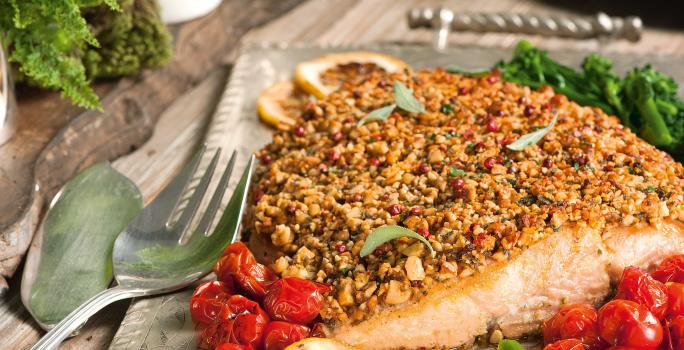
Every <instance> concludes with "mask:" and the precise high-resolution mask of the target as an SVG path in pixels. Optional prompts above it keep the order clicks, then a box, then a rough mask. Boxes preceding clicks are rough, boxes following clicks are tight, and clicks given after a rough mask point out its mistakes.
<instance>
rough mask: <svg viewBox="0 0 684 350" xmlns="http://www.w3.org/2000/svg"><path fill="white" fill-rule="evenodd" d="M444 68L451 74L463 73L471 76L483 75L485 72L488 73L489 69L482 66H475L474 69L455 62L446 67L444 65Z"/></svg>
mask: <svg viewBox="0 0 684 350" xmlns="http://www.w3.org/2000/svg"><path fill="white" fill-rule="evenodd" d="M444 70H445V71H447V72H449V73H452V74H463V75H468V76H471V77H484V76H486V75H487V74H489V72H490V70H489V69H484V68H475V69H467V68H463V67H459V66H457V65H455V64H450V65H448V66H446V67H444Z"/></svg>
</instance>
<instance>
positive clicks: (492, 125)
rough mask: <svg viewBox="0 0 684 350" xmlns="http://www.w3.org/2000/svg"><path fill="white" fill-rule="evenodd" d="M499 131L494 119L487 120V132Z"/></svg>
mask: <svg viewBox="0 0 684 350" xmlns="http://www.w3.org/2000/svg"><path fill="white" fill-rule="evenodd" d="M498 130H499V124H497V123H496V121H495V120H494V119H489V121H488V122H487V131H489V132H495V131H498Z"/></svg>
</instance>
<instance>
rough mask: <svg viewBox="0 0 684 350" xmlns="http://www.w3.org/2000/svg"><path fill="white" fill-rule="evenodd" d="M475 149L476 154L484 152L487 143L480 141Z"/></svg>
mask: <svg viewBox="0 0 684 350" xmlns="http://www.w3.org/2000/svg"><path fill="white" fill-rule="evenodd" d="M473 149H474V150H475V152H482V151H484V149H485V143H484V142H482V141H480V142H478V143H476V144H475V147H473Z"/></svg>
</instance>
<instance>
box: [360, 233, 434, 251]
mask: <svg viewBox="0 0 684 350" xmlns="http://www.w3.org/2000/svg"><path fill="white" fill-rule="evenodd" d="M400 237H409V238H414V239H417V240H419V241H421V242H423V243H425V245H426V246H427V247H428V248H430V252H431V253H432V254H433V255H434V254H435V251H434V250H432V245H431V244H430V242H428V240H427V239H425V237H423V236H421V235H419V234H417V233H415V232H413V231H411V230H409V229H407V228H405V227H401V226H395V225H393V226H382V227H378V228H376V229H375V230H373V232H371V233H370V234H369V235H368V237H366V241H365V242H364V243H363V247H362V248H361V253H360V254H361V257H362V258H363V257H365V256H368V255H369V254H371V253H373V251H375V249H376V248H378V247H379V246H381V245H382V244H384V243H386V242H389V241H391V240H393V239H396V238H400Z"/></svg>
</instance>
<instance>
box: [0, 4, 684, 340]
mask: <svg viewBox="0 0 684 350" xmlns="http://www.w3.org/2000/svg"><path fill="white" fill-rule="evenodd" d="M255 1H257V2H260V3H262V5H263V3H265V4H266V5H268V3H269V2H268V1H266V0H263V1H261V0H255ZM233 2H234V1H233V0H225V2H224V4H223V7H227V6H231V5H234V4H231V3H233ZM276 2H279V0H273V3H274V4H275V3H276ZM295 2H296V1H295ZM577 3H578V4H580V5H578V6H581V8H579V9H578V10H579V11H583V12H584V11H586V12H584V13H591V12H593V11H594V9H591V8H589V7H588V6H589V4H590V2H589V1H587V2H586V3H585V2H580V1H578V2H577ZM583 3H584V4H585V5H582V4H583ZM439 5H445V6H448V7H450V8H452V9H454V10H457V11H487V12H521V13H544V14H547V13H553V14H578V12H572V11H570V10H568V9H567V8H560V7H554V6H552V5H551V4H549V3H548V2H535V1H519V0H518V1H515V0H491V1H482V0H481V1H477V2H475V1H437V0H411V1H395V0H365V1H361V0H336V1H332V0H310V1H306V2H303V3H301V4H299V5H298V6H296V7H295V8H293V9H292V10H289V11H288V12H286V13H284V14H282V15H281V16H280V17H278V18H276V19H274V20H271V21H269V22H268V23H266V24H265V25H263V26H261V27H259V28H257V29H254V30H252V31H251V32H249V33H248V34H246V35H245V36H244V37H243V38H242V41H245V42H247V41H251V42H260V41H270V42H274V41H275V42H280V41H282V42H315V43H331V44H351V43H367V42H379V41H395V42H398V41H409V42H429V41H431V40H432V32H430V31H428V30H416V31H411V30H409V29H408V27H407V25H406V21H405V16H406V12H407V10H408V9H410V8H412V7H416V6H439ZM282 8H286V7H282ZM232 10H233V11H236V14H235V15H236V16H242V17H244V16H246V14H244V13H238V12H239V11H240V9H239V8H233V9H232ZM275 14H279V13H277V12H276V13H275ZM611 14H612V13H611ZM251 24H252V25H253V23H251ZM648 24H649V22H648V21H646V23H645V25H646V30H645V31H644V34H643V37H642V40H641V42H639V43H636V44H634V43H627V42H610V43H605V42H599V41H596V40H587V41H572V40H565V39H555V38H541V37H528V39H530V40H531V41H532V42H533V43H535V44H537V45H539V46H541V47H544V48H547V49H561V48H562V49H565V50H568V49H577V50H593V51H601V52H620V53H624V54H639V53H648V54H663V55H678V56H684V31H682V29H680V30H679V31H676V30H668V29H654V28H649V27H648ZM190 25H192V23H191V24H190ZM244 25H245V26H247V25H249V24H248V23H247V22H245V24H244ZM195 30H200V31H201V28H195ZM237 32H238V33H239V31H237ZM230 34H231V33H223V34H222V35H230ZM520 38H521V37H520V36H516V35H506V34H472V33H455V34H452V35H451V36H450V43H451V45H463V44H466V45H481V46H496V47H511V46H512V45H514V44H515V43H516V42H517V40H519V39H520ZM235 47H236V46H235V45H233V46H232V47H229V48H228V49H227V50H226V51H227V52H225V57H226V58H225V59H224V60H222V61H221V62H218V63H217V64H216V66H215V67H212V69H210V70H208V71H209V72H210V73H209V74H208V75H207V76H206V78H204V79H203V80H202V81H201V82H200V83H199V84H197V85H195V86H193V87H191V88H189V89H188V90H187V91H186V92H185V93H184V94H183V95H182V96H181V97H180V98H178V99H176V100H175V101H174V102H173V103H172V104H170V106H168V108H166V109H165V110H164V111H163V112H161V115H160V117H159V119H158V121H157V125H156V127H155V129H154V134H153V135H152V137H151V138H150V139H149V140H148V141H147V143H146V144H145V145H144V146H142V147H140V148H139V149H137V150H136V151H134V152H133V153H131V154H129V155H126V156H124V157H121V158H119V159H117V160H116V161H115V162H114V166H115V167H116V168H117V169H118V170H119V171H121V172H122V173H124V174H125V175H127V176H129V177H130V178H131V179H132V180H133V181H135V182H136V183H137V184H138V186H139V187H140V188H141V191H142V193H143V195H144V196H145V198H146V200H149V199H150V198H151V197H153V196H154V194H155V193H157V191H158V190H159V189H160V188H161V187H162V186H163V185H164V184H165V183H166V181H168V178H169V176H166V175H165V176H159V174H173V173H174V172H175V171H177V170H178V168H179V167H180V166H181V165H182V164H183V162H184V161H185V160H187V158H188V156H189V154H191V153H192V151H193V149H195V148H196V147H197V145H198V144H199V143H200V142H201V140H202V138H203V135H204V131H205V128H206V126H207V123H208V121H209V120H210V118H211V115H212V112H213V109H214V107H215V103H216V101H217V99H218V97H219V96H220V93H221V92H222V89H223V87H224V86H225V82H226V79H227V77H228V75H229V69H228V66H227V65H226V63H230V61H231V60H233V59H234V54H235V50H234V49H235ZM143 79H144V77H143ZM45 98H48V97H45ZM29 106H30V104H24V105H23V106H22V105H20V108H29ZM20 111H21V109H20ZM255 118H256V116H255ZM141 165H144V166H141ZM19 277H20V273H17V274H16V275H15V277H14V278H13V279H12V280H11V281H10V285H11V288H12V290H11V292H10V293H9V294H8V295H6V296H4V297H3V299H2V300H0V349H26V348H28V347H30V345H31V344H32V343H33V342H35V340H36V339H37V338H38V337H39V336H40V335H41V334H42V332H41V331H40V330H39V329H38V327H37V325H36V324H35V322H33V321H32V319H31V317H30V315H28V313H27V312H26V310H25V309H24V308H23V306H22V305H21V301H20V300H19V297H18V295H17V294H18V293H17V292H18V286H19ZM128 304H129V303H128V302H127V301H122V302H118V303H116V304H114V305H112V306H110V307H109V308H107V309H105V310H103V311H102V312H100V313H99V314H98V315H97V316H95V317H93V319H91V321H89V323H88V324H87V325H86V326H85V327H84V328H83V330H82V331H81V334H80V335H78V336H77V337H75V338H72V339H70V340H68V341H67V342H66V343H65V344H64V345H63V346H62V348H63V349H106V348H107V347H108V344H109V342H110V341H111V339H112V337H113V335H114V332H116V330H117V327H118V324H119V322H120V321H121V319H122V317H123V313H124V312H125V310H126V308H127V307H128Z"/></svg>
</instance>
